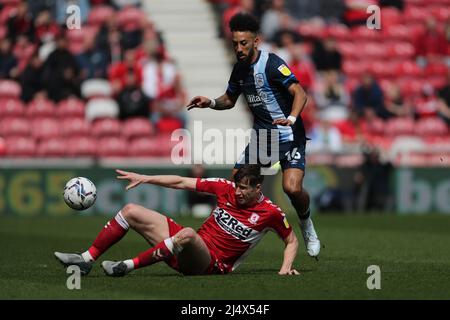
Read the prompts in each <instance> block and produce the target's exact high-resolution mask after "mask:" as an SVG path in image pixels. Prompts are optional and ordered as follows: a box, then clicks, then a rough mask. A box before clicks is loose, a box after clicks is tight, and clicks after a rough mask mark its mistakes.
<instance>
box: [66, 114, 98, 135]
mask: <svg viewBox="0 0 450 320" xmlns="http://www.w3.org/2000/svg"><path fill="white" fill-rule="evenodd" d="M61 127H62V134H63V135H64V136H66V137H73V136H77V137H82V136H84V137H89V136H91V134H92V130H91V123H90V122H89V121H87V120H84V119H80V118H73V119H69V118H68V119H64V120H62V125H61Z"/></svg>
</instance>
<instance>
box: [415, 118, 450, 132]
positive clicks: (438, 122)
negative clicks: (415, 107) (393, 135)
mask: <svg viewBox="0 0 450 320" xmlns="http://www.w3.org/2000/svg"><path fill="white" fill-rule="evenodd" d="M447 132H448V128H447V125H446V124H445V122H444V121H443V120H442V119H440V118H424V119H419V120H417V125H416V133H417V134H418V135H434V136H444V135H446V134H447Z"/></svg>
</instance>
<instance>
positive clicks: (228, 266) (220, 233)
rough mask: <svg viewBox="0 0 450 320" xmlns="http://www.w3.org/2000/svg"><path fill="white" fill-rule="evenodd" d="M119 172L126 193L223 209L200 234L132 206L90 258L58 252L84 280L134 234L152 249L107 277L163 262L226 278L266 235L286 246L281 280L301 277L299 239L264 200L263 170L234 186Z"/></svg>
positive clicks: (109, 270) (252, 168)
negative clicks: (206, 200)
mask: <svg viewBox="0 0 450 320" xmlns="http://www.w3.org/2000/svg"><path fill="white" fill-rule="evenodd" d="M117 172H118V173H119V174H120V176H118V178H119V179H125V180H129V184H128V186H127V187H126V190H129V189H131V188H134V187H136V186H138V185H139V184H142V183H150V184H155V185H160V186H164V187H168V188H174V189H183V190H191V191H198V192H207V193H211V194H213V195H215V196H216V197H217V207H216V208H215V209H214V210H213V211H212V214H211V215H210V216H209V217H208V218H207V219H206V220H205V222H204V223H203V225H202V226H201V227H200V228H199V229H198V230H197V231H195V230H193V229H192V228H189V227H183V226H181V225H179V224H178V223H176V222H175V221H173V220H172V219H171V218H169V217H166V216H164V215H162V214H160V213H158V212H156V211H154V210H150V209H146V208H144V207H141V206H139V205H135V204H128V205H126V206H125V207H124V208H123V209H122V210H121V211H119V213H118V214H117V215H116V216H115V217H114V218H113V219H111V221H109V222H108V223H107V224H106V225H105V227H104V228H103V230H102V231H101V232H100V233H99V235H98V236H97V238H96V239H95V241H94V243H93V244H92V246H91V247H90V248H89V249H88V250H87V251H85V252H84V253H82V254H73V253H60V252H55V256H56V257H57V259H58V260H59V261H60V262H61V263H63V264H64V265H65V266H69V265H78V266H79V267H80V270H81V273H82V274H83V275H86V274H88V273H89V271H90V270H91V268H92V265H93V264H94V262H95V261H96V260H97V259H98V258H99V257H100V255H101V254H103V253H104V252H105V251H106V250H107V249H108V248H110V247H111V246H112V245H113V244H115V243H116V242H118V241H119V240H120V239H121V238H122V237H123V236H124V235H125V234H126V233H127V231H128V229H129V228H132V229H134V230H135V231H137V232H138V233H139V234H141V235H142V236H143V237H144V238H145V239H146V240H147V241H148V242H149V243H150V245H151V246H152V248H151V249H149V250H147V251H144V252H142V253H141V254H139V255H138V256H137V257H135V258H132V259H127V260H123V261H103V263H102V264H101V266H102V268H103V269H104V271H105V273H106V274H107V275H109V276H124V275H126V274H127V273H129V272H131V271H132V270H135V269H139V268H142V267H145V266H148V265H151V264H154V263H156V262H160V261H164V262H166V263H167V264H168V265H169V266H170V267H172V268H173V269H175V270H177V271H178V272H180V273H182V274H185V275H201V274H226V273H229V272H232V271H233V270H235V269H236V268H237V267H238V266H239V264H240V263H241V262H242V261H243V259H244V258H245V257H246V256H247V255H248V254H249V252H250V250H251V249H252V248H253V247H254V246H255V245H256V244H257V243H258V242H259V240H261V238H262V237H263V236H264V235H265V234H266V232H267V231H270V230H271V231H274V232H276V233H277V234H278V235H279V236H280V238H281V239H282V240H283V241H284V243H285V249H284V257H283V262H282V265H281V268H280V271H279V274H280V275H296V274H299V273H298V272H297V271H296V270H295V269H293V267H292V264H293V262H294V259H295V257H296V255H297V248H298V241H297V238H296V236H295V233H294V232H292V228H291V226H290V225H289V223H288V221H287V219H286V216H285V214H284V213H283V212H282V211H281V209H280V208H279V207H278V206H276V205H275V204H273V203H272V202H271V201H270V200H269V199H268V198H267V197H265V196H264V195H263V194H262V192H261V184H262V182H263V176H262V175H261V174H260V166H258V165H244V166H243V167H241V168H240V169H239V170H238V171H237V173H236V174H235V175H234V182H231V181H228V180H225V179H217V178H213V179H211V178H209V179H202V178H198V179H197V178H185V177H180V176H174V175H159V176H146V175H140V174H137V173H133V172H126V171H122V170H117Z"/></svg>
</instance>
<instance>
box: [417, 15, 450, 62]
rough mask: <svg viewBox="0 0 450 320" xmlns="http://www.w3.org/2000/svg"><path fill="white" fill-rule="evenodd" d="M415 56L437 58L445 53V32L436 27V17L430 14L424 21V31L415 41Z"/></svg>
mask: <svg viewBox="0 0 450 320" xmlns="http://www.w3.org/2000/svg"><path fill="white" fill-rule="evenodd" d="M415 47H416V56H417V57H418V58H419V59H421V60H423V59H425V60H426V61H431V60H439V59H440V58H441V57H442V56H445V55H446V54H447V40H446V39H445V34H444V33H443V32H442V31H441V30H439V29H438V25H437V22H436V19H435V18H434V17H432V16H430V17H428V18H427V20H426V21H425V32H424V33H423V34H421V35H419V36H418V38H417V39H416V41H415Z"/></svg>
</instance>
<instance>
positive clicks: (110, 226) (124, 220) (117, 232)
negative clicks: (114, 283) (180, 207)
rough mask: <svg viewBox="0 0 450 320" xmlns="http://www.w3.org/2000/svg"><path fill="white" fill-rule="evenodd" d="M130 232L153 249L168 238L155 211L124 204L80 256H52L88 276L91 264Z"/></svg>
mask: <svg viewBox="0 0 450 320" xmlns="http://www.w3.org/2000/svg"><path fill="white" fill-rule="evenodd" d="M129 228H132V229H134V230H136V231H137V232H138V233H140V234H141V235H142V236H143V237H144V238H145V239H146V240H147V241H148V242H149V243H150V244H152V245H154V244H156V243H158V242H160V241H161V239H165V238H167V237H168V236H169V228H168V226H167V220H166V217H165V216H163V215H161V214H159V213H157V212H156V211H153V210H149V209H146V208H144V207H141V206H138V205H134V204H128V205H126V206H125V207H124V208H123V209H122V210H120V211H119V212H118V213H117V215H116V216H115V217H114V218H113V219H111V220H110V221H108V222H107V223H106V225H105V226H104V228H103V229H102V230H101V231H100V233H99V234H98V235H97V237H96V238H95V240H94V242H93V243H92V245H91V246H90V247H89V249H88V250H86V251H85V252H83V253H82V254H75V253H61V252H55V256H56V258H57V259H58V260H59V261H60V262H61V263H62V264H63V265H64V266H69V265H77V266H79V267H80V270H81V274H82V275H86V274H88V273H89V272H90V270H91V268H92V265H93V263H94V262H95V261H96V260H97V259H98V258H99V257H100V256H101V255H102V254H103V253H104V252H106V251H107V250H108V249H109V248H110V247H111V246H112V245H114V244H115V243H117V242H118V241H119V240H120V239H122V238H123V237H124V236H125V234H126V233H127V232H128V229H129Z"/></svg>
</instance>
